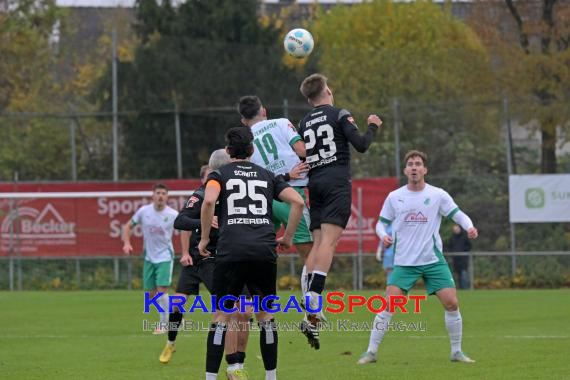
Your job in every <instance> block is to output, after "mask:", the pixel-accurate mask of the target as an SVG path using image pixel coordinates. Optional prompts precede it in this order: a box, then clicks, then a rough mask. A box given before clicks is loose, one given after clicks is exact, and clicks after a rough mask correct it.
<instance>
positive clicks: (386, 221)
mask: <svg viewBox="0 0 570 380" xmlns="http://www.w3.org/2000/svg"><path fill="white" fill-rule="evenodd" d="M378 220H380V221H381V222H382V223H384V224H392V221H391V220H390V219H386V218H384V217H382V216H380V217H379V218H378Z"/></svg>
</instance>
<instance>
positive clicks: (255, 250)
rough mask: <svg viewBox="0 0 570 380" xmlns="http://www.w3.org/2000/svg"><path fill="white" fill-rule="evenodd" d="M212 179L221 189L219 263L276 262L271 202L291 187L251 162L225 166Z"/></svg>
mask: <svg viewBox="0 0 570 380" xmlns="http://www.w3.org/2000/svg"><path fill="white" fill-rule="evenodd" d="M210 180H214V181H216V182H218V183H219V184H220V187H221V189H220V196H219V198H218V201H219V202H220V215H219V219H218V221H219V226H220V238H219V240H218V251H217V254H216V260H217V262H221V261H225V262H235V261H270V262H276V260H277V254H276V253H275V248H276V242H275V230H274V227H273V222H272V219H271V218H272V211H273V210H272V201H273V199H278V196H279V194H280V193H281V191H283V190H284V189H285V188H287V187H289V185H288V184H287V183H286V182H285V181H283V178H281V177H275V174H273V173H272V172H270V171H268V170H266V169H264V168H262V167H261V166H258V165H256V164H254V163H251V162H249V161H236V162H232V163H229V164H227V165H224V166H222V167H221V168H220V169H218V170H215V171H213V172H212V173H210V175H209V176H208V181H210Z"/></svg>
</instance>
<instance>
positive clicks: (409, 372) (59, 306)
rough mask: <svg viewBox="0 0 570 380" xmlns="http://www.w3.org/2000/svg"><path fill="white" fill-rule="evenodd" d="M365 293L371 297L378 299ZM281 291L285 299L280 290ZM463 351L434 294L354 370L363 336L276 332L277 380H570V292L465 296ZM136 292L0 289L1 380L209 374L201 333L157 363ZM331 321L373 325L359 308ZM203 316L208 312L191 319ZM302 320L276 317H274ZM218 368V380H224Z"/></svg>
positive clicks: (253, 342) (251, 353)
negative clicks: (411, 328)
mask: <svg viewBox="0 0 570 380" xmlns="http://www.w3.org/2000/svg"><path fill="white" fill-rule="evenodd" d="M362 294H364V295H366V296H370V295H372V294H373V292H370V291H366V292H363V293H362ZM280 295H281V296H285V295H287V294H285V293H282V294H280ZM459 297H460V303H461V312H462V315H463V349H464V351H465V352H466V353H468V354H469V355H470V356H471V357H472V358H474V359H475V360H477V363H476V364H474V365H467V364H460V363H451V362H449V360H448V356H449V340H448V338H447V332H446V330H445V325H444V321H443V310H442V308H441V306H440V304H439V302H438V300H437V299H436V298H434V297H428V299H427V301H423V302H422V304H421V305H422V312H421V314H408V315H403V314H402V313H397V314H396V316H395V317H394V319H393V321H394V322H397V321H405V322H412V321H414V322H425V323H426V324H427V331H425V332H399V331H390V332H388V333H387V334H386V338H385V339H384V342H383V344H382V345H381V347H380V351H379V361H378V363H376V364H372V365H368V366H357V365H356V364H355V362H356V360H357V359H358V356H359V355H360V353H361V352H362V351H364V350H365V349H366V347H367V344H368V336H369V333H368V332H364V331H361V332H346V331H327V332H323V333H322V334H321V350H319V351H314V350H313V349H311V348H310V347H309V346H308V344H307V343H306V340H305V338H304V336H302V334H301V333H299V332H295V331H290V332H281V333H280V335H279V365H278V377H279V378H280V379H327V380H328V379H350V380H357V379H402V378H404V379H454V380H455V379H501V380H505V379H517V380H518V379H570V318H569V317H570V303H569V300H570V290H568V289H564V290H527V291H517V290H501V291H499V290H495V291H474V292H460V295H459ZM142 311H143V293H142V292H141V291H138V292H135V291H131V292H128V291H108V292H104V291H84V292H21V293H8V292H2V293H0V326H1V331H0V378H1V379H42V380H48V379H177V378H186V379H202V378H204V367H205V359H204V356H205V348H206V343H205V342H206V332H187V331H186V332H181V333H180V334H179V338H178V341H177V345H176V346H177V352H176V353H175V354H174V357H173V359H172V361H171V362H170V363H169V364H166V365H162V364H160V363H159V362H158V356H159V354H160V352H161V350H162V348H163V346H164V343H165V341H166V336H164V335H162V336H153V335H152V334H151V333H150V332H143V320H145V319H146V320H151V321H156V320H157V319H158V316H157V314H156V313H151V314H144V313H143V312H142ZM328 316H329V320H331V321H333V322H334V321H335V320H337V319H350V320H351V321H353V322H371V321H372V319H373V315H372V314H371V313H370V312H368V311H367V310H366V309H364V308H362V307H361V308H357V310H356V312H355V313H354V314H348V313H346V312H345V313H343V314H340V315H332V314H328ZM190 318H191V319H194V320H200V321H207V320H208V318H207V316H206V315H204V314H201V313H200V314H196V315H193V316H192V317H190ZM299 319H300V317H299V315H297V314H296V313H295V314H282V313H280V314H278V315H277V320H278V321H297V320H299ZM246 367H247V368H248V370H249V373H250V378H251V379H263V378H264V372H263V363H262V361H261V357H260V354H259V332H257V331H254V332H252V333H251V335H250V341H249V345H248V350H247V359H246ZM222 371H225V364H222V368H221V372H220V376H219V378H220V379H223V378H225V373H222Z"/></svg>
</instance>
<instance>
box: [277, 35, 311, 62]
mask: <svg viewBox="0 0 570 380" xmlns="http://www.w3.org/2000/svg"><path fill="white" fill-rule="evenodd" d="M283 46H284V47H285V51H286V52H287V53H288V54H289V55H292V56H293V57H295V58H303V57H306V56H308V55H309V54H311V52H312V51H313V47H314V46H315V42H314V41H313V36H312V35H311V33H309V32H308V31H307V30H305V29H293V30H291V31H290V32H289V33H287V35H286V36H285V40H283Z"/></svg>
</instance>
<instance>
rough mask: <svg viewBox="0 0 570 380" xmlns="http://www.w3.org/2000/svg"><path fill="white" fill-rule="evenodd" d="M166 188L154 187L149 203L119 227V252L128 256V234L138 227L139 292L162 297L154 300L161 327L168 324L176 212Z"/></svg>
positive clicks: (165, 330)
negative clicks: (140, 255)
mask: <svg viewBox="0 0 570 380" xmlns="http://www.w3.org/2000/svg"><path fill="white" fill-rule="evenodd" d="M167 200H168V188H167V187H166V185H163V184H161V183H157V184H156V185H154V186H153V188H152V203H151V204H148V205H144V206H142V207H141V208H139V209H138V210H137V211H136V212H135V214H134V215H133V217H132V218H131V220H130V221H129V222H127V223H125V225H124V226H123V236H122V238H123V252H124V253H125V254H126V255H129V254H131V252H132V251H133V246H132V245H131V232H132V229H133V227H134V226H136V225H137V224H140V225H141V227H142V232H143V242H144V250H143V252H144V253H143V254H144V269H143V288H144V290H145V291H148V292H149V293H150V294H149V296H150V298H152V297H154V296H155V295H156V293H157V292H162V293H164V295H163V296H162V297H160V298H159V299H158V304H159V305H160V306H161V307H162V308H163V309H164V311H165V312H164V313H160V322H161V324H160V325H161V326H166V324H167V323H168V287H169V286H170V284H171V283H172V265H173V260H174V247H173V245H172V234H173V233H174V219H176V216H177V215H178V212H177V211H176V210H174V209H173V208H171V207H169V206H167V204H166V201H167ZM167 331H168V329H166V328H162V327H160V328H158V329H156V330H155V331H154V334H164V333H166V332H167Z"/></svg>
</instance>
